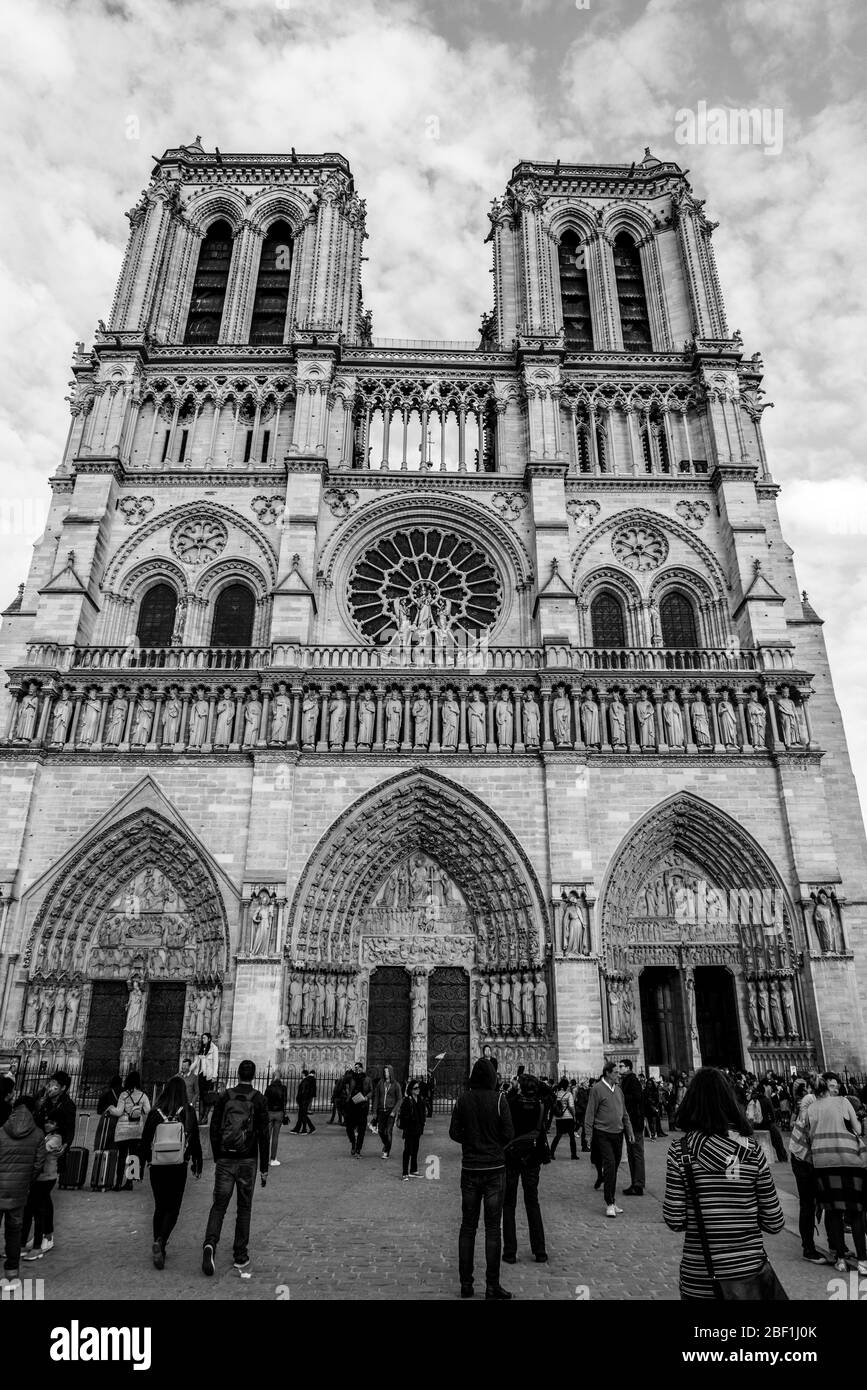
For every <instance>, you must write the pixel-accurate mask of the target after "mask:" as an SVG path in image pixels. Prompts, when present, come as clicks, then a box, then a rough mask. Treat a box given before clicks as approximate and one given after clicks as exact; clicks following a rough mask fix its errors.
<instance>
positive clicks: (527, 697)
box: [524, 690, 540, 748]
mask: <svg viewBox="0 0 867 1390" xmlns="http://www.w3.org/2000/svg"><path fill="white" fill-rule="evenodd" d="M539 719H540V710H539V706H538V704H537V702H536V694H535V691H533V690H527V691H525V692H524V745H525V747H527V748H538V747H539Z"/></svg>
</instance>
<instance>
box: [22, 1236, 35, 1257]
mask: <svg viewBox="0 0 867 1390" xmlns="http://www.w3.org/2000/svg"><path fill="white" fill-rule="evenodd" d="M32 1249H33V1237H32V1236H31V1237H30V1239H29V1240H28V1242H27V1244H26V1245H22V1247H21V1253H22V1255H23V1254H24V1252H25V1251H26V1250H32Z"/></svg>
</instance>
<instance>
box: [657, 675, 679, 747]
mask: <svg viewBox="0 0 867 1390" xmlns="http://www.w3.org/2000/svg"><path fill="white" fill-rule="evenodd" d="M662 722H663V724H664V725H665V738H666V742H667V744H668V746H669V748H683V747H684V737H683V714H682V713H681V709H680V705H679V704H678V703H677V696H676V692H675V690H674V689H673V688H672V689H670V690H669V691H668V698H667V699H666V701H665V704H664V705H663V706H662Z"/></svg>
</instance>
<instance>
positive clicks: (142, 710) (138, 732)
mask: <svg viewBox="0 0 867 1390" xmlns="http://www.w3.org/2000/svg"><path fill="white" fill-rule="evenodd" d="M155 708H156V705H155V703H154V701H153V700H152V699H151V692H150V688H149V687H148V686H145V688H144V690H143V691H142V693H141V695H140V696H139V700H138V704H137V706H136V711H135V714H134V716H133V721H132V735H131V737H130V743H131V744H132V745H133V747H134V748H143V747H144V745H145V744H146V743H147V742H148V740H149V738H150V736H151V728H152V726H153V720H154V709H155Z"/></svg>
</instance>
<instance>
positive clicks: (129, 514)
mask: <svg viewBox="0 0 867 1390" xmlns="http://www.w3.org/2000/svg"><path fill="white" fill-rule="evenodd" d="M155 505H156V503H155V502H154V499H153V498H152V497H147V496H144V497H132V496H127V497H121V498H119V499H118V504H117V509H118V511H119V512H120V514H121V516H122V517H123V519H124V523H125V525H127V526H138V524H139V522H140V521H144V519H145V517H146V516H150V514H151V512H152V511H153V509H154V507H155Z"/></svg>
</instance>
